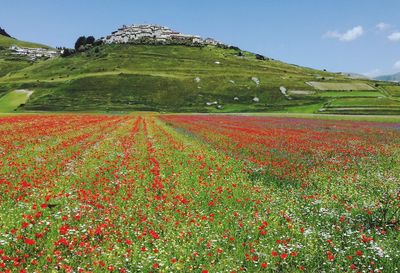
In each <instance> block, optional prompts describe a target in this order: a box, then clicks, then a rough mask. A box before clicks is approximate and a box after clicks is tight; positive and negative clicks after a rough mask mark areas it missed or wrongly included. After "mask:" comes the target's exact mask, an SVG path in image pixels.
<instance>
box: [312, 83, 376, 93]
mask: <svg viewBox="0 0 400 273" xmlns="http://www.w3.org/2000/svg"><path fill="white" fill-rule="evenodd" d="M308 84H309V85H311V86H312V87H314V88H315V89H317V90H323V91H328V90H332V91H371V90H375V88H373V87H372V86H370V85H369V84H366V83H346V82H345V83H342V82H308Z"/></svg>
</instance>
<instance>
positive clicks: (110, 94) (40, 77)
mask: <svg viewBox="0 0 400 273" xmlns="http://www.w3.org/2000/svg"><path fill="white" fill-rule="evenodd" d="M240 55H242V56H240ZM0 60H1V59H0ZM0 63H1V61H0ZM309 82H317V83H318V82H321V83H323V84H325V85H326V84H328V85H329V84H330V86H341V87H343V86H344V85H343V84H344V83H345V84H346V85H345V86H346V89H345V90H342V89H343V88H341V89H340V90H336V91H335V90H334V89H333V90H331V89H329V90H319V89H316V88H315V87H313V86H312V85H310V84H308V83H309ZM362 86H364V87H365V90H362V89H363V88H361V89H360V87H362ZM281 87H284V88H283V89H282V88H281ZM15 89H29V90H34V91H35V93H34V94H33V95H32V96H31V98H30V99H29V101H28V102H27V103H26V104H25V106H24V107H20V108H19V109H20V110H22V111H28V110H51V111H132V110H150V111H167V112H260V111H279V112H319V111H320V110H321V111H326V109H325V108H326V106H327V105H328V104H329V103H331V101H332V97H333V99H335V100H336V99H340V98H342V97H343V98H349V97H350V98H371V97H372V98H374V97H385V98H387V99H388V100H391V99H392V98H391V97H390V95H388V94H387V93H386V92H385V91H384V90H383V89H381V88H377V87H376V86H375V83H374V82H372V81H367V80H362V79H360V80H352V79H349V78H346V77H345V76H343V75H340V74H333V73H328V72H323V71H318V70H313V69H308V68H304V67H299V66H295V65H289V64H285V63H282V62H279V61H275V60H257V59H256V58H255V55H254V54H251V53H248V52H242V54H240V52H239V51H237V50H234V49H221V48H217V47H211V46H209V47H187V46H152V45H135V46H132V45H104V46H101V47H97V48H93V49H91V50H89V51H87V52H84V53H80V54H76V55H73V56H70V57H67V58H56V59H51V60H47V61H39V62H36V63H34V64H33V65H27V66H25V67H23V68H22V69H15V70H13V71H9V72H8V73H7V74H5V73H3V75H0V92H1V91H3V92H7V91H10V90H15ZM214 102H216V103H214ZM355 107H356V108H357V107H358V105H357V104H356V105H355ZM378 108H379V107H378ZM331 110H332V111H333V112H334V108H332V109H331ZM370 110H371V111H369V112H371V113H378V112H379V109H377V108H374V109H372V108H371V109H370ZM332 111H331V112H332ZM346 111H347V112H348V113H353V111H352V110H351V107H347V110H346ZM342 112H343V111H342ZM367 112H368V110H367Z"/></svg>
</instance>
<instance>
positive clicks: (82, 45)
mask: <svg viewBox="0 0 400 273" xmlns="http://www.w3.org/2000/svg"><path fill="white" fill-rule="evenodd" d="M101 44H103V41H102V40H96V38H94V37H93V36H88V37H86V36H80V37H79V38H78V39H77V40H76V42H75V46H74V48H65V47H64V48H61V49H62V53H61V56H62V57H68V56H71V55H73V54H75V53H77V52H85V51H86V50H88V49H90V48H92V47H94V46H99V45H101Z"/></svg>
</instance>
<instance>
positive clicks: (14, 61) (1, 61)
mask: <svg viewBox="0 0 400 273" xmlns="http://www.w3.org/2000/svg"><path fill="white" fill-rule="evenodd" d="M14 45H15V46H19V47H29V48H46V49H49V48H50V47H48V46H45V45H41V44H36V43H30V42H24V41H20V40H17V39H14V38H11V37H7V36H4V35H0V77H3V76H5V75H7V74H8V73H10V72H14V71H18V70H21V69H23V68H25V67H28V66H30V65H31V62H30V61H29V60H28V59H27V58H25V57H23V56H16V55H14V54H12V53H11V51H10V50H9V48H10V47H11V46H14ZM0 88H1V87H0Z"/></svg>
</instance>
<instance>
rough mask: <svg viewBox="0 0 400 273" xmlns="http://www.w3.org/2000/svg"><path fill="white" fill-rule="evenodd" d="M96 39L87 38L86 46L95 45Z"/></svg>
mask: <svg viewBox="0 0 400 273" xmlns="http://www.w3.org/2000/svg"><path fill="white" fill-rule="evenodd" d="M95 41H96V39H95V38H94V37H93V36H89V37H87V38H86V44H90V45H93V44H94V42H95Z"/></svg>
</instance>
